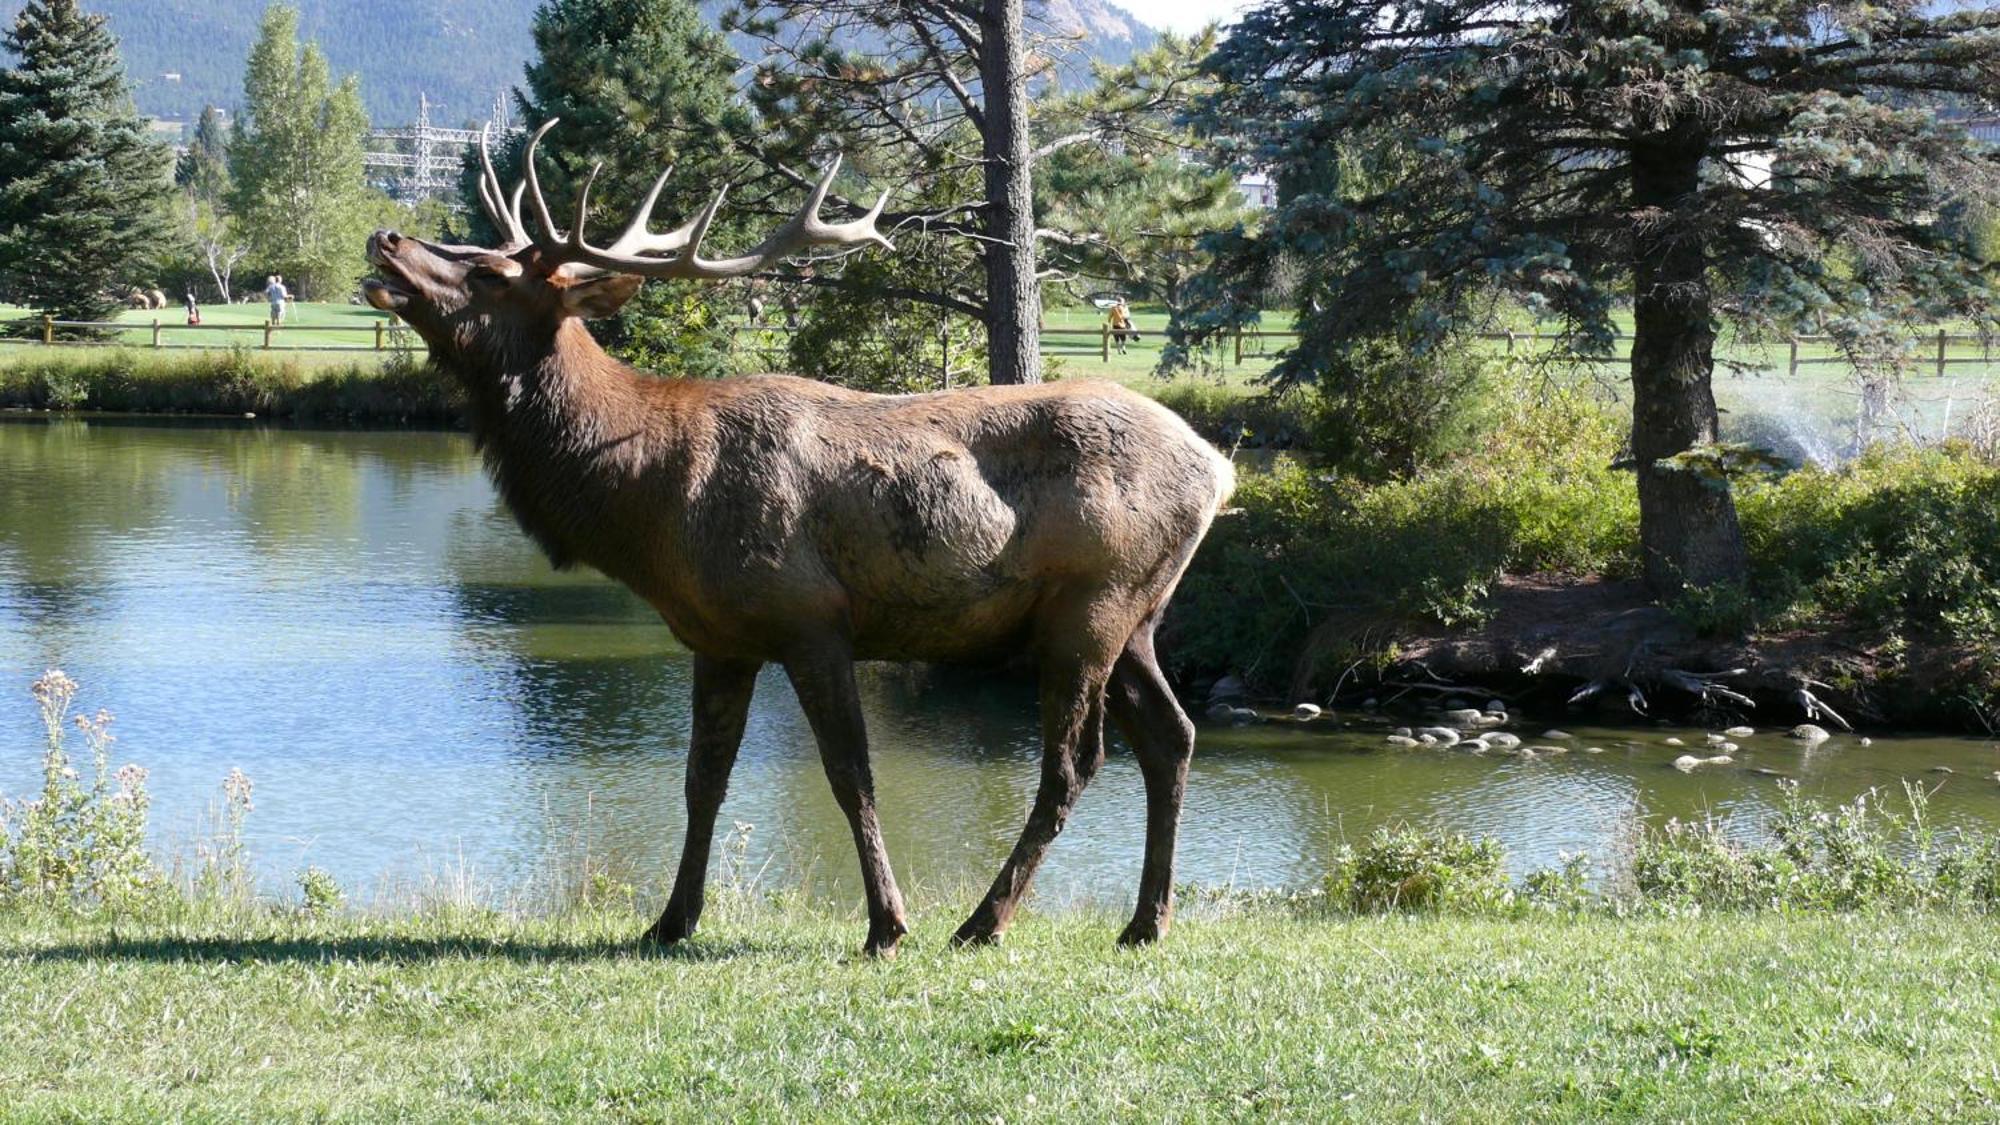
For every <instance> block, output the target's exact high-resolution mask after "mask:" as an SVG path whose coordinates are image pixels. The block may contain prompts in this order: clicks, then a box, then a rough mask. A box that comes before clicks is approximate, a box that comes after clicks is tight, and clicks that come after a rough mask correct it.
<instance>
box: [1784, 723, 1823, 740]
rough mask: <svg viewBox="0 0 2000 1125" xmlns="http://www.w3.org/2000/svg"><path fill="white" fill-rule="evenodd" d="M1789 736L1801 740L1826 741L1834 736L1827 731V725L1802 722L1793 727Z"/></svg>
mask: <svg viewBox="0 0 2000 1125" xmlns="http://www.w3.org/2000/svg"><path fill="white" fill-rule="evenodd" d="M1789 737H1792V738H1796V739H1798V740H1799V741H1800V742H1825V741H1826V740H1827V739H1829V738H1832V737H1833V736H1832V735H1830V734H1828V733H1826V728H1825V727H1818V726H1814V725H1813V724H1811V723H1800V724H1799V725H1798V726H1795V727H1793V728H1792V729H1791V733H1790V735H1789Z"/></svg>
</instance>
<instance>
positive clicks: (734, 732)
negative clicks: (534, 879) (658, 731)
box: [646, 656, 761, 945]
mask: <svg viewBox="0 0 2000 1125" xmlns="http://www.w3.org/2000/svg"><path fill="white" fill-rule="evenodd" d="M760 667H761V665H759V664H757V663H755V662H748V661H729V660H712V659H710V658H708V657H705V656H696V657H695V658H694V699H693V711H694V731H693V734H692V736H691V737H690V738H689V739H688V761H687V841H686V843H684V844H683V845H682V847H681V861H680V869H679V870H678V871H677V872H676V873H675V875H674V889H673V893H672V894H671V895H669V896H668V897H667V909H666V910H665V911H664V912H662V913H661V915H660V920H659V921H657V922H655V923H653V928H652V929H650V930H647V931H646V937H647V938H648V939H649V940H652V941H656V942H659V943H661V944H662V945H671V944H673V943H674V942H677V941H679V940H681V939H682V938H685V937H687V936H689V935H691V934H693V933H694V927H695V923H696V922H698V921H700V919H701V907H702V900H703V899H704V897H706V891H707V882H708V855H709V849H710V847H711V845H712V844H713V843H714V840H715V817H716V813H718V812H719V811H720V810H721V809H722V799H723V796H724V795H725V794H726V793H727V792H728V790H729V773H730V770H731V769H733V768H734V767H735V765H736V751H737V748H738V747H739V746H741V745H742V743H743V724H744V722H745V720H746V719H747V718H748V716H749V714H750V696H751V694H752V692H753V691H754V690H755V689H756V686H757V670H758V669H759V668H760Z"/></svg>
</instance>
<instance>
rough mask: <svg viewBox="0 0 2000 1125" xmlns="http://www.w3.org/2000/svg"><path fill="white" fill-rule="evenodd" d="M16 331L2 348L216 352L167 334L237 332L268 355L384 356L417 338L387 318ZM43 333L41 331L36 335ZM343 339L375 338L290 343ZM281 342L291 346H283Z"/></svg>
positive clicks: (41, 324) (54, 323)
mask: <svg viewBox="0 0 2000 1125" xmlns="http://www.w3.org/2000/svg"><path fill="white" fill-rule="evenodd" d="M13 324H14V326H15V327H17V328H28V329H30V330H31V334H28V335H20V336H7V337H0V343H13V344H39V345H42V346H44V347H56V348H134V347H143V348H158V349H162V350H175V349H178V350H183V351H214V350H216V349H217V347H218V345H217V344H213V343H197V342H189V341H186V340H175V341H171V342H169V341H168V340H167V334H168V333H173V334H174V335H176V336H178V335H180V334H182V333H195V334H201V333H208V334H211V335H213V334H214V333H218V332H222V333H232V332H233V333H236V334H238V335H239V336H242V335H247V336H249V337H250V338H251V340H252V341H254V343H255V346H256V348H257V350H258V351H267V352H384V351H390V350H393V349H397V348H404V347H408V346H410V345H411V343H412V342H413V338H412V336H411V333H410V329H409V326H408V325H406V324H404V323H403V322H401V321H399V320H395V319H393V318H390V317H384V318H382V319H380V320H376V321H375V322H374V323H373V324H372V325H369V326H365V327H364V326H358V325H352V324H271V323H268V322H267V323H264V324H179V323H174V322H171V321H165V320H161V319H160V318H158V317H154V318H153V320H152V322H151V323H150V324H147V323H138V324H134V323H132V322H131V321H119V320H58V319H56V318H55V317H52V316H45V317H42V318H40V319H39V320H17V321H14V322H13ZM35 329H39V332H33V330H35ZM60 329H85V330H89V331H92V332H100V333H116V335H112V336H97V337H88V336H86V337H69V338H64V337H59V336H58V335H57V334H56V333H57V331H58V330H60ZM134 333H144V334H146V335H145V338H144V339H143V341H142V340H135V339H132V338H131V337H132V334H134ZM330 333H331V334H339V335H343V336H347V337H349V338H350V340H352V338H353V337H356V336H372V337H373V339H372V341H370V342H366V343H354V342H349V343H292V342H289V341H290V340H294V339H298V338H301V337H303V338H305V339H310V338H311V337H312V336H314V335H320V336H325V335H327V334H330ZM281 339H284V340H286V341H287V342H284V343H280V342H279V341H280V340H281ZM220 346H222V347H231V346H238V345H236V344H235V343H234V342H233V341H227V340H225V341H223V342H222V344H221V345H220Z"/></svg>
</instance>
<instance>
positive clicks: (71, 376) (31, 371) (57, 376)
mask: <svg viewBox="0 0 2000 1125" xmlns="http://www.w3.org/2000/svg"><path fill="white" fill-rule="evenodd" d="M0 407H25V408H29V409H37V410H47V409H58V410H60V409H84V410H108V411H120V412H131V413H139V414H245V413H254V414H256V415H257V416H258V417H260V418H276V419H283V420H287V421H299V422H319V423H327V422H356V423H383V422H387V423H396V424H414V423H421V424H433V425H443V424H449V423H452V422H454V421H455V420H456V419H457V417H458V411H459V406H458V391H457V389H456V388H454V387H452V386H451V385H450V382H449V380H448V379H446V378H445V377H444V376H443V375H441V374H440V373H438V372H436V371H433V370H431V369H430V368H429V367H428V366H427V365H426V364H424V363H422V362H420V361H419V359H418V358H417V357H415V356H412V355H410V354H408V353H390V354H389V355H388V356H387V357H386V358H383V357H376V356H373V355H370V356H368V357H365V358H362V359H347V358H342V357H339V356H338V355H333V356H327V355H321V356H309V355H305V354H301V355H296V356H273V355H270V354H267V353H259V352H254V351H249V350H238V351H230V352H165V353H162V352H149V351H143V350H135V349H127V348H105V349H98V348H90V349H82V348H75V349H71V348H36V349H11V350H9V351H7V352H6V353H5V354H4V355H0Z"/></svg>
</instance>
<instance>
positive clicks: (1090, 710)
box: [952, 664, 1104, 945]
mask: <svg viewBox="0 0 2000 1125" xmlns="http://www.w3.org/2000/svg"><path fill="white" fill-rule="evenodd" d="M1041 679H1042V685H1041V696H1042V700H1041V704H1042V781H1041V786H1040V788H1038V789H1037V790H1036V791H1035V804H1034V807H1033V808H1032V809H1030V810H1029V812H1028V823H1027V824H1026V825H1024V826H1023V827H1022V829H1021V838H1020V840H1019V841H1018V842H1016V843H1015V845H1014V851H1013V853H1012V854H1010V855H1009V856H1008V857H1007V862H1006V863H1004V864H1002V865H1001V866H1000V874H999V876H997V877H996V878H995V879H994V880H993V886H992V888H991V889H990V890H988V891H987V892H986V897H985V898H984V899H983V900H981V901H980V903H979V906H978V908H977V909H975V910H974V911H973V912H972V917H970V918H967V919H966V920H965V924H964V925H962V926H960V927H959V928H958V933H957V934H956V935H955V936H954V937H953V938H952V941H953V942H954V943H956V944H958V945H983V944H987V943H989V942H994V941H998V940H999V938H1000V934H1001V931H1003V930H1005V929H1006V928H1007V924H1008V923H1009V922H1010V921H1012V920H1013V918H1014V910H1015V908H1016V907H1018V906H1020V904H1021V896H1022V895H1024V894H1026V893H1027V891H1028V884H1029V883H1030V882H1032V881H1033V880H1034V877H1035V869H1036V868H1038V867H1040V866H1041V865H1042V857H1043V856H1045V855H1047V854H1048V850H1049V845H1050V844H1051V843H1053V842H1054V841H1055V838H1056V834H1057V833H1059V832H1061V831H1062V828H1063V824H1064V822H1066V821H1067V820H1068V819H1069V814H1070V810H1071V809H1073V808H1075V807H1076V801H1077V798H1078V797H1080V796H1082V795H1083V788H1084V786H1085V785H1088V784H1089V783H1090V779H1091V778H1092V777H1093V776H1094V775H1095V774H1096V773H1097V768H1098V767H1099V766H1101V765H1103V764H1104V673H1103V672H1102V671H1099V670H1097V669H1095V668H1089V667H1080V666H1075V665H1068V666H1062V667H1055V668H1051V667H1049V666H1048V665H1046V664H1045V665H1044V667H1043V671H1042V677H1041Z"/></svg>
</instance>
